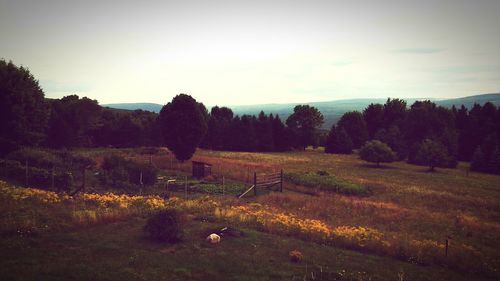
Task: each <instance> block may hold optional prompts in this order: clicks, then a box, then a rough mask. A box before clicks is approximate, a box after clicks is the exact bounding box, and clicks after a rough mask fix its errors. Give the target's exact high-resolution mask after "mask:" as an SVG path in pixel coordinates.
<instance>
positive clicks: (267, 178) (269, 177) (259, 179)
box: [238, 170, 283, 198]
mask: <svg viewBox="0 0 500 281" xmlns="http://www.w3.org/2000/svg"><path fill="white" fill-rule="evenodd" d="M274 186H278V188H279V189H278V190H277V191H279V192H283V170H281V171H279V172H278V173H263V174H258V175H257V173H256V172H254V173H253V185H252V186H250V187H249V188H248V189H247V190H246V191H245V192H243V193H242V194H240V195H238V198H241V197H243V196H245V195H246V194H248V193H249V192H250V191H252V190H253V194H254V195H255V196H257V193H258V190H259V189H264V188H267V189H271V187H274Z"/></svg>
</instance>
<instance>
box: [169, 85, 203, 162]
mask: <svg viewBox="0 0 500 281" xmlns="http://www.w3.org/2000/svg"><path fill="white" fill-rule="evenodd" d="M203 108H204V107H203ZM201 109H202V108H201V106H200V104H199V103H197V102H196V100H195V99H194V98H192V97H191V96H189V95H186V94H180V95H177V96H175V97H174V98H173V99H172V102H169V103H168V104H167V105H165V106H164V107H163V108H162V110H161V112H160V116H159V122H160V126H161V128H162V134H163V138H164V141H165V144H166V146H167V147H168V149H170V150H171V151H172V152H173V153H174V155H175V157H176V158H177V159H178V160H180V161H185V160H188V159H190V158H191V157H192V156H193V154H194V152H195V151H196V148H197V147H198V145H199V144H200V142H201V140H202V138H203V136H204V135H205V133H206V131H207V123H206V119H205V116H204V115H203V113H202V112H203V111H202V110H201Z"/></svg>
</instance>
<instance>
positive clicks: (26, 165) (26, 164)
mask: <svg viewBox="0 0 500 281" xmlns="http://www.w3.org/2000/svg"><path fill="white" fill-rule="evenodd" d="M25 167H26V187H28V159H26V163H25Z"/></svg>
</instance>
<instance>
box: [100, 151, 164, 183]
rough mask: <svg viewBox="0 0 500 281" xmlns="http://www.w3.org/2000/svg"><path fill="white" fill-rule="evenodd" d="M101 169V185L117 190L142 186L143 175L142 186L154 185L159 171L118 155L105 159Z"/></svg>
mask: <svg viewBox="0 0 500 281" xmlns="http://www.w3.org/2000/svg"><path fill="white" fill-rule="evenodd" d="M101 167H102V169H103V171H101V173H100V174H99V181H100V182H101V184H102V185H111V186H112V187H116V188H121V187H122V186H125V185H127V186H128V185H130V184H135V185H140V184H141V173H142V184H144V185H154V184H155V183H156V179H157V175H158V170H157V169H156V168H154V167H153V166H151V165H147V164H140V163H136V162H133V161H130V160H127V159H125V158H123V157H121V156H116V155H113V156H110V157H106V158H104V161H103V163H102V166H101Z"/></svg>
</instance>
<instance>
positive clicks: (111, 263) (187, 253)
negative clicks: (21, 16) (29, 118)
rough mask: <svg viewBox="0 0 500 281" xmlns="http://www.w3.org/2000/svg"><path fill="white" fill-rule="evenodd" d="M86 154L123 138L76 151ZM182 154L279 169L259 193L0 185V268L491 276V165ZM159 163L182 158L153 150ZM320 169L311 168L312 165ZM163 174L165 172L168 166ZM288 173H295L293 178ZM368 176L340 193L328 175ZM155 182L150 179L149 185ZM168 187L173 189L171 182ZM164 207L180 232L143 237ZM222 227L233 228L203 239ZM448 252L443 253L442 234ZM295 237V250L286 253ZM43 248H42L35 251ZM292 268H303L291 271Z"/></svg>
mask: <svg viewBox="0 0 500 281" xmlns="http://www.w3.org/2000/svg"><path fill="white" fill-rule="evenodd" d="M81 153H84V154H86V155H89V156H93V157H97V158H98V157H102V156H103V155H105V154H109V153H121V154H123V155H126V156H127V157H128V158H130V159H132V160H135V161H146V160H148V159H146V158H148V156H145V155H140V154H136V153H134V150H110V149H106V150H85V151H82V152H81ZM195 160H201V161H206V162H209V163H212V164H213V165H214V166H213V172H214V174H217V175H219V176H220V175H224V176H225V177H226V178H229V179H231V180H233V181H239V182H241V184H243V185H244V184H245V182H247V183H246V184H247V186H248V185H249V184H250V183H251V182H252V177H253V171H256V172H257V173H262V172H269V171H273V170H275V171H277V170H280V169H283V170H284V172H285V175H293V176H291V177H288V178H287V179H288V181H286V182H285V192H284V193H276V192H272V193H268V192H264V191H259V194H260V195H259V196H258V197H248V198H246V199H243V200H237V199H236V198H235V197H234V195H230V196H229V195H228V196H221V195H214V196H206V195H201V194H191V195H189V198H188V199H185V198H184V195H183V193H179V194H178V196H172V197H170V198H169V199H168V200H163V199H162V198H160V197H158V196H154V195H150V196H141V195H134V196H126V195H120V196H118V195H114V194H83V195H79V196H77V197H74V198H71V197H68V196H66V195H62V194H57V193H52V192H48V191H37V190H32V189H25V188H17V187H13V186H11V185H9V184H6V183H2V184H1V186H2V188H0V214H1V224H0V233H1V239H0V253H1V254H0V255H2V258H1V259H0V276H6V277H8V278H7V280H59V279H68V278H72V279H74V280H89V279H98V280H117V279H124V280H294V279H295V280H495V278H498V277H499V272H498V269H499V268H500V256H499V255H500V254H499V253H500V248H499V247H500V246H499V245H498V243H496V241H498V240H499V239H500V223H499V221H500V204H499V202H500V188H499V187H500V177H498V176H492V175H485V174H478V173H469V172H467V165H466V164H464V163H461V164H460V165H459V168H458V169H455V170H451V169H438V171H437V172H435V173H428V172H426V170H427V169H426V168H425V167H418V166H413V165H408V164H405V163H391V164H387V165H385V166H383V167H382V168H376V167H374V166H372V165H367V164H365V163H364V162H363V161H361V160H359V159H357V156H355V155H342V156H340V155H327V154H324V153H322V151H321V150H308V151H304V152H289V153H234V152H215V151H206V150H198V151H197V153H196V155H195ZM153 163H155V165H157V166H158V167H160V168H163V169H167V170H170V171H172V170H175V171H178V172H182V175H183V176H184V175H186V174H185V173H184V172H189V171H190V169H191V167H190V163H189V162H185V163H178V162H176V161H171V159H170V156H168V155H165V154H161V155H159V156H155V157H153ZM318 172H319V173H318ZM174 174H175V173H174ZM297 177H298V178H299V179H298V180H296V179H295V178H297ZM330 185H332V186H335V185H341V186H352V187H353V188H368V189H369V190H370V192H369V193H368V194H362V195H357V194H356V193H355V194H354V195H352V194H350V193H349V194H350V195H346V194H345V193H338V189H335V188H325V187H328V186H330ZM161 191H162V189H161V188H160V189H154V188H152V189H150V190H147V191H146V192H147V193H149V194H159V193H158V192H161ZM174 195H175V194H174ZM164 207H172V208H176V209H178V210H181V211H182V212H184V214H185V217H186V218H185V221H186V222H185V226H184V229H185V232H186V233H185V236H184V239H183V241H182V242H181V243H179V244H173V245H170V244H158V243H153V242H150V241H148V240H147V239H146V238H145V235H144V233H143V231H142V227H143V226H144V224H145V218H147V217H148V216H149V214H150V213H151V212H154V211H155V210H157V209H161V208H164ZM224 226H230V227H233V228H236V229H239V230H240V231H241V232H242V233H243V236H241V237H226V238H224V237H223V240H222V242H221V244H218V245H209V244H206V242H205V241H204V237H206V235H207V233H209V232H211V231H212V230H213V229H220V228H222V227H224ZM447 238H448V239H449V242H450V241H451V242H450V244H449V252H448V255H447V256H445V241H446V239H447ZM295 249H296V250H299V251H300V252H302V253H303V255H304V260H303V261H302V262H300V263H292V262H290V260H289V257H288V253H289V252H290V251H292V250H295ZM47 253H48V254H47ZM304 275H305V276H306V277H304Z"/></svg>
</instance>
